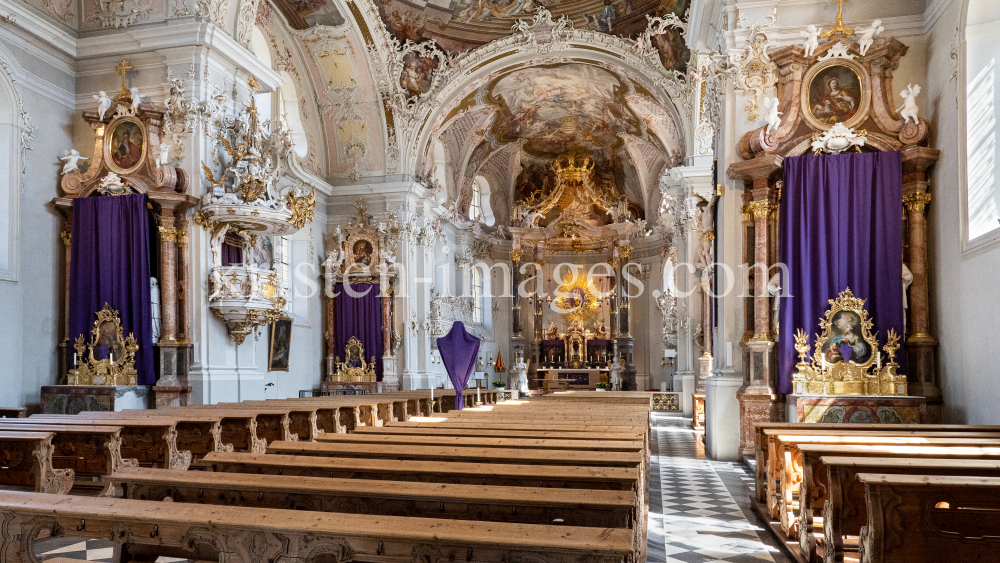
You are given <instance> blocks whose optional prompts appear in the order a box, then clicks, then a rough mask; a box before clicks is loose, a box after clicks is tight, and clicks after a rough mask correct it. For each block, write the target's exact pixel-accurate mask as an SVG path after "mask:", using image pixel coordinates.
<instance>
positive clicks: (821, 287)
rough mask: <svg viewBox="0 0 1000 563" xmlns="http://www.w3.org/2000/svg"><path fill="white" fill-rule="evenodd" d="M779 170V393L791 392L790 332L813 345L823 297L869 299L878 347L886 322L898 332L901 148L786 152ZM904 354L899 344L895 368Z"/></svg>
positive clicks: (900, 304)
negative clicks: (783, 268) (782, 275)
mask: <svg viewBox="0 0 1000 563" xmlns="http://www.w3.org/2000/svg"><path fill="white" fill-rule="evenodd" d="M784 169H785V171H784V172H785V183H784V189H783V192H784V195H783V196H782V200H781V218H780V224H779V228H778V231H779V236H780V241H781V243H780V255H781V256H780V260H781V262H783V263H784V264H786V265H787V267H788V277H789V279H782V280H781V286H782V297H781V312H780V316H779V325H778V328H779V331H780V334H779V337H778V392H780V393H791V391H792V374H793V373H794V372H795V364H796V363H797V361H798V356H797V354H796V353H795V340H794V334H795V330H796V329H799V328H801V329H804V330H805V331H806V332H807V333H808V334H809V344H810V346H814V345H815V344H816V338H815V335H816V334H818V333H819V319H820V317H822V316H823V315H824V314H825V312H826V311H827V309H829V308H830V305H829V303H828V300H830V299H835V298H836V297H837V295H839V294H840V292H841V291H843V290H844V289H846V288H848V287H849V288H851V291H852V292H853V293H854V295H855V297H859V298H861V299H866V300H867V302H866V303H865V308H866V309H867V311H868V314H869V315H870V316H871V317H872V318H873V321H874V326H873V327H872V331H873V334H874V331H878V333H877V334H876V337H877V339H878V341H879V348H880V349H881V346H882V345H883V344H885V337H886V333H887V332H888V330H889V329H890V328H894V329H896V332H897V333H898V334H899V335H900V336H902V335H903V281H902V270H903V255H902V253H903V219H902V217H903V203H902V201H903V177H902V176H903V165H902V156H901V155H900V153H899V152H877V153H855V154H841V155H820V156H797V157H790V158H786V159H785V161H784ZM901 344H902V342H901ZM873 353H874V352H873ZM905 358H906V353H905V351H904V350H903V349H902V348H900V350H899V352H897V354H896V361H897V362H899V364H900V373H906V372H905V369H906V365H905V364H906V361H905Z"/></svg>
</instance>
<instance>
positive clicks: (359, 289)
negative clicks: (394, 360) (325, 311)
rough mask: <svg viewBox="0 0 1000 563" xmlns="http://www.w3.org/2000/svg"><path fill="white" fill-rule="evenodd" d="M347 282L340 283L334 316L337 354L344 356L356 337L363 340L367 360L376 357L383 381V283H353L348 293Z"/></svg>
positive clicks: (335, 300) (377, 370)
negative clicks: (345, 285)
mask: <svg viewBox="0 0 1000 563" xmlns="http://www.w3.org/2000/svg"><path fill="white" fill-rule="evenodd" d="M346 289H347V288H345V287H344V284H337V286H336V288H335V290H336V292H337V296H336V297H335V298H334V316H335V317H336V322H335V328H336V332H335V333H334V338H333V340H334V345H335V346H336V352H335V354H334V355H336V356H340V359H341V360H342V361H345V362H346V361H347V358H345V357H344V348H345V347H346V346H347V341H348V340H350V339H351V337H352V336H355V337H357V339H358V340H360V341H361V345H362V346H364V347H365V361H366V362H369V361H371V359H372V356H374V357H375V377H376V379H377V380H378V381H382V299H381V298H380V297H379V284H377V283H372V284H359V283H356V284H351V286H350V291H351V293H353V295H351V293H348V292H347V290H346Z"/></svg>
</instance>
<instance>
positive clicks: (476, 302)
mask: <svg viewBox="0 0 1000 563" xmlns="http://www.w3.org/2000/svg"><path fill="white" fill-rule="evenodd" d="M471 270H472V272H471V276H470V277H471V283H472V322H474V323H482V322H483V272H482V270H480V269H479V268H477V267H475V266H473V267H472V268H471Z"/></svg>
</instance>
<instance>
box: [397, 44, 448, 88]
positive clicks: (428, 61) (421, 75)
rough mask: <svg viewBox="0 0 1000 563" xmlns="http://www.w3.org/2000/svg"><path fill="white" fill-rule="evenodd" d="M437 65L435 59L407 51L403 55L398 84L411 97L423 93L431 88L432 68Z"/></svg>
mask: <svg viewBox="0 0 1000 563" xmlns="http://www.w3.org/2000/svg"><path fill="white" fill-rule="evenodd" d="M437 67H438V60H437V59H433V58H429V57H421V56H418V55H417V54H416V53H413V52H410V53H407V54H405V55H403V73H402V74H400V75H399V85H400V86H402V87H403V89H404V90H406V92H407V93H408V94H409V95H410V96H411V97H413V96H419V95H421V94H424V93H426V92H427V91H428V90H430V89H431V83H432V81H433V73H434V69H436V68H437Z"/></svg>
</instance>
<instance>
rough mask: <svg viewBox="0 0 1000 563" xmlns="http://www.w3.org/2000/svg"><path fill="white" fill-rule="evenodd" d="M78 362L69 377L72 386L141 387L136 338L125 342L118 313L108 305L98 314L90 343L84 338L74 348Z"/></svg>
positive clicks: (70, 371)
mask: <svg viewBox="0 0 1000 563" xmlns="http://www.w3.org/2000/svg"><path fill="white" fill-rule="evenodd" d="M73 348H75V349H76V354H75V356H76V361H75V362H74V364H75V365H74V366H73V368H71V369H70V370H69V373H67V374H66V382H67V383H68V384H69V385H137V382H136V376H137V373H136V371H135V353H136V352H138V351H139V345H138V344H136V341H135V337H134V336H133V335H132V333H129V335H128V337H127V338H123V330H122V323H121V320H120V318H119V316H118V311H116V310H114V309H112V308H111V305H109V304H107V303H105V304H104V308H103V309H101V310H100V311H98V313H97V320H96V321H94V328H93V329H92V330H91V337H90V343H85V342H84V340H83V335H82V334H81V335H80V336H79V337H78V338H77V339H76V343H75V344H74V345H73Z"/></svg>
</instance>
